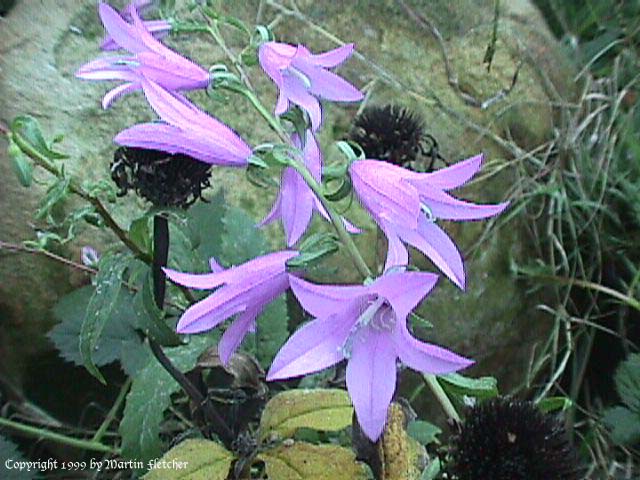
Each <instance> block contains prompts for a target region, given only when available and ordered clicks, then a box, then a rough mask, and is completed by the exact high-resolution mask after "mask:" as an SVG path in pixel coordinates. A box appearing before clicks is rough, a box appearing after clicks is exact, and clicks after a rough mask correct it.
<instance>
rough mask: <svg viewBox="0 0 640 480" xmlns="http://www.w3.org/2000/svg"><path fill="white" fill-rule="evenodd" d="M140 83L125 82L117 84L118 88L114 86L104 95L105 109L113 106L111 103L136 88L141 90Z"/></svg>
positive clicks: (103, 106)
mask: <svg viewBox="0 0 640 480" xmlns="http://www.w3.org/2000/svg"><path fill="white" fill-rule="evenodd" d="M140 88H141V87H140V84H139V83H129V82H127V83H123V84H122V85H119V86H117V87H116V88H112V89H111V90H109V91H108V92H107V93H106V95H105V96H104V97H102V108H104V109H105V110H106V109H107V108H109V107H110V106H111V104H112V103H113V102H114V101H116V100H117V99H119V98H120V97H122V96H123V95H126V94H127V93H131V92H134V91H136V90H140Z"/></svg>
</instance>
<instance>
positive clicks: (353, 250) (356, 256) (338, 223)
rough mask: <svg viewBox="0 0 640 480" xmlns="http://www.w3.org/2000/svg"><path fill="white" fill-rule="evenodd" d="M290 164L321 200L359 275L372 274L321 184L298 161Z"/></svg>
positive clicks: (366, 275) (367, 275) (368, 275)
mask: <svg viewBox="0 0 640 480" xmlns="http://www.w3.org/2000/svg"><path fill="white" fill-rule="evenodd" d="M291 166H292V167H293V168H295V169H296V171H297V172H298V173H299V174H300V176H302V178H303V179H304V181H305V182H306V183H307V185H309V188H311V190H313V193H315V194H316V195H317V196H318V198H319V199H320V201H321V202H322V206H323V207H324V208H325V209H326V210H327V213H328V214H329V218H330V219H331V223H332V224H333V227H334V228H335V229H336V232H337V233H338V237H340V241H341V242H342V244H343V245H344V246H345V248H346V249H347V251H348V252H349V255H351V258H352V260H353V263H354V264H355V266H356V268H357V269H358V272H360V275H362V276H363V277H364V278H371V277H372V276H373V274H372V273H371V270H370V269H369V267H368V266H367V263H366V262H365V261H364V258H362V255H361V254H360V250H358V247H357V246H356V244H355V242H354V241H353V238H351V235H349V232H347V229H346V228H345V226H344V223H343V222H342V218H340V216H339V215H338V214H337V213H336V211H335V210H334V209H333V206H332V205H331V204H330V203H329V201H328V200H327V199H326V198H325V197H324V192H323V191H322V190H323V189H322V185H320V184H319V183H318V182H316V180H315V178H313V176H312V175H311V172H309V170H307V168H306V167H305V166H304V165H302V164H301V163H300V162H291Z"/></svg>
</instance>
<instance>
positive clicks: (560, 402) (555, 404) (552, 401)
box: [538, 397, 573, 413]
mask: <svg viewBox="0 0 640 480" xmlns="http://www.w3.org/2000/svg"><path fill="white" fill-rule="evenodd" d="M572 405H573V402H572V401H571V399H570V398H567V397H548V398H543V399H542V400H540V401H539V402H538V408H539V409H540V411H541V412H543V413H549V412H555V411H556V410H560V411H561V412H564V411H565V410H567V409H569V408H571V406H572Z"/></svg>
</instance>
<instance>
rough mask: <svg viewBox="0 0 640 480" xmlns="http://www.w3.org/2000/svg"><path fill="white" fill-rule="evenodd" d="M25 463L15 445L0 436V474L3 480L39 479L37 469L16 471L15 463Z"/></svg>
mask: <svg viewBox="0 0 640 480" xmlns="http://www.w3.org/2000/svg"><path fill="white" fill-rule="evenodd" d="M26 461H28V460H27V459H26V458H25V457H24V456H23V455H22V453H20V450H18V446H17V445H16V444H15V443H13V442H12V441H11V440H8V439H6V438H4V437H3V436H0V472H2V478H3V479H4V480H34V479H36V478H39V477H40V476H39V475H38V472H39V470H37V469H34V470H31V471H29V470H26V469H25V470H19V469H18V467H17V466H16V463H17V462H26ZM9 468H11V469H9Z"/></svg>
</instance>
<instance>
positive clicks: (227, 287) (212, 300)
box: [164, 250, 298, 364]
mask: <svg viewBox="0 0 640 480" xmlns="http://www.w3.org/2000/svg"><path fill="white" fill-rule="evenodd" d="M297 255H298V252H296V251H295V250H285V251H281V252H275V253H270V254H268V255H263V256H261V257H257V258H254V259H253V260H249V261H248V262H246V263H243V264H242V265H238V266H237V267H233V268H229V269H227V270H225V269H223V268H222V267H221V266H220V265H218V263H216V261H215V260H214V259H212V260H211V262H210V264H211V270H212V272H213V273H205V274H193V273H180V272H176V271H174V270H170V269H168V268H165V269H164V271H165V273H166V274H167V277H169V279H171V280H172V281H173V282H175V283H177V284H179V285H184V286H185V287H189V288H195V289H199V290H212V289H214V288H217V287H220V288H218V289H217V290H216V291H215V292H213V293H212V294H211V295H209V296H208V297H207V298H205V299H204V300H201V301H199V302H198V303H195V304H193V305H191V307H189V308H188V309H187V310H186V311H185V312H184V313H183V314H182V317H180V320H179V321H178V326H177V327H176V330H177V331H178V333H199V332H203V331H206V330H211V329H212V328H215V327H217V326H218V325H220V324H221V323H222V322H224V321H225V320H226V319H228V318H230V317H232V316H233V315H237V314H238V317H237V318H236V319H235V320H234V321H233V322H232V323H231V325H230V326H229V328H227V330H226V331H225V332H224V334H223V335H222V338H221V339H220V343H219V344H218V354H219V355H220V359H221V360H222V363H223V364H226V363H227V362H228V361H229V359H230V358H231V355H232V354H233V352H234V351H235V350H236V349H237V348H238V346H239V345H240V343H241V342H242V339H243V338H244V336H245V335H246V334H247V332H249V331H250V330H253V329H254V327H255V320H256V317H257V316H258V315H260V313H261V312H262V310H263V309H264V307H265V306H266V305H267V304H269V303H270V302H272V301H273V300H275V299H276V297H278V296H279V295H280V294H282V293H284V292H285V291H286V290H287V289H288V288H289V275H288V274H287V265H286V263H287V261H288V260H290V259H292V258H294V257H296V256H297Z"/></svg>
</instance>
